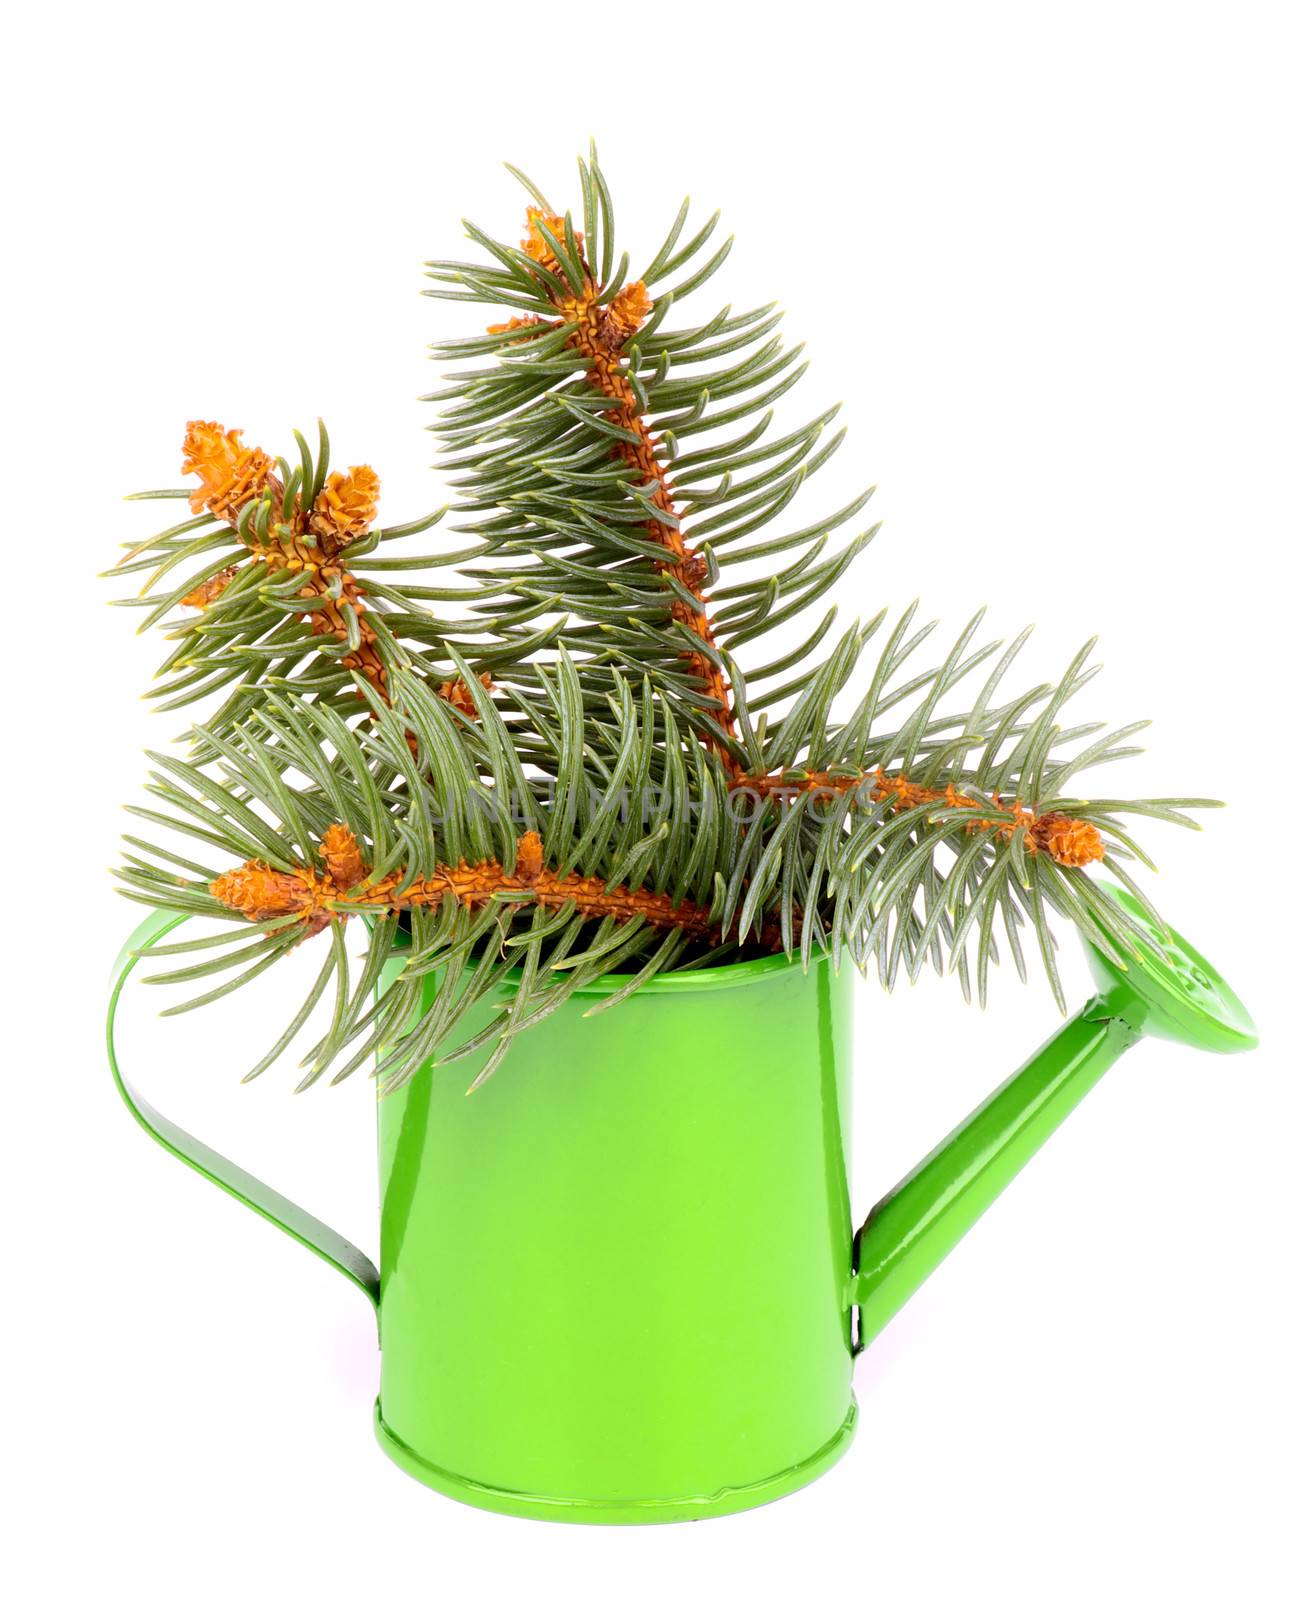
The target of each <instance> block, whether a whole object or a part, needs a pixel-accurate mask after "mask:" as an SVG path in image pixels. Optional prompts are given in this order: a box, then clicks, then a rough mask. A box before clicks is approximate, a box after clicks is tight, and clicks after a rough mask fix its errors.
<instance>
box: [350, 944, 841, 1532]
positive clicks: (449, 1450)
mask: <svg viewBox="0 0 1297 1600" xmlns="http://www.w3.org/2000/svg"><path fill="white" fill-rule="evenodd" d="M852 976H853V975H852V974H850V973H848V972H846V971H842V972H839V973H836V974H835V973H834V972H833V970H832V967H831V965H830V964H829V963H828V962H827V961H822V960H821V961H817V962H816V963H814V965H813V966H812V968H811V971H810V972H809V973H803V971H802V969H801V967H800V965H791V964H789V963H788V962H787V961H785V960H784V959H783V958H782V957H780V958H776V959H775V960H774V961H773V962H772V961H770V960H769V959H763V960H760V961H756V962H751V963H746V964H744V965H743V966H736V967H730V968H721V969H717V970H716V971H714V972H707V971H705V970H704V971H701V972H694V973H682V974H680V975H679V976H678V977H677V978H676V980H675V982H674V983H672V982H670V981H669V980H663V981H661V982H659V983H658V984H657V985H656V986H654V985H650V986H649V991H648V992H641V993H640V994H637V995H636V996H634V997H633V998H631V999H629V1000H627V1002H626V1003H625V1004H624V1005H621V1006H616V1007H613V1008H611V1009H609V1010H606V1011H602V1012H600V1013H598V1014H596V1015H593V1016H585V1015H583V1013H584V1012H585V1011H586V1009H587V1008H588V1007H589V1005H590V1004H591V1003H593V1002H594V1001H595V997H593V996H591V997H587V998H585V1000H584V1003H583V1001H582V997H580V996H578V997H577V999H576V1000H574V1001H573V1002H572V1003H570V1004H568V1005H566V1006H564V1007H562V1008H561V1009H560V1010H559V1011H558V1012H556V1013H555V1014H554V1015H553V1016H551V1017H549V1018H547V1019H546V1021H545V1022H544V1023H543V1024H541V1025H539V1026H537V1027H536V1028H534V1029H532V1030H530V1031H528V1032H524V1033H522V1034H520V1035H519V1036H518V1038H517V1039H516V1040H515V1042H514V1045H513V1047H512V1049H511V1051H510V1054H509V1057H508V1059H507V1061H506V1062H505V1064H504V1066H503V1067H502V1068H501V1070H500V1071H499V1072H498V1073H496V1074H495V1076H494V1077H493V1078H491V1079H490V1081H489V1082H487V1083H486V1084H485V1085H484V1086H483V1087H482V1088H481V1089H480V1090H479V1091H478V1092H476V1093H474V1094H472V1095H467V1094H466V1093H465V1090H466V1088H467V1086H468V1085H469V1084H470V1083H471V1082H472V1081H473V1078H474V1076H475V1074H476V1072H477V1071H478V1070H479V1069H480V1067H481V1065H482V1060H481V1059H478V1058H477V1057H476V1056H474V1057H470V1058H468V1059H466V1060H464V1061H460V1062H454V1063H452V1064H450V1065H449V1066H447V1067H446V1068H445V1069H444V1070H443V1069H441V1068H438V1069H437V1070H436V1071H432V1072H420V1073H418V1074H416V1075H415V1076H414V1077H413V1078H412V1079H411V1080H410V1081H409V1082H408V1083H407V1084H406V1085H405V1086H404V1087H403V1088H401V1089H400V1090H398V1091H397V1092H395V1093H393V1094H390V1095H386V1096H382V1097H381V1098H380V1100H379V1105H378V1123H379V1168H380V1182H381V1194H382V1249H381V1263H382V1265H381V1274H382V1277H381V1290H380V1299H379V1304H380V1308H381V1312H380V1314H381V1320H382V1336H383V1368H382V1387H381V1392H380V1396H379V1402H378V1407H377V1411H376V1419H377V1427H378V1434H379V1439H380V1441H381V1442H382V1444H383V1446H384V1448H385V1449H386V1450H387V1451H388V1452H389V1454H391V1455H392V1456H393V1457H394V1458H395V1459H396V1460H397V1461H398V1462H399V1463H400V1464H401V1465H402V1466H404V1467H405V1468H406V1469H407V1470H408V1471H410V1472H412V1473H413V1474H414V1475H415V1476H416V1477H419V1478H421V1479H423V1480H424V1481H426V1482H428V1483H430V1484H432V1485H433V1486H434V1487H436V1488H439V1489H442V1490H443V1491H445V1492H448V1493H450V1494H452V1495H456V1496H457V1497H459V1498H462V1499H467V1500H471V1501H473V1502H475V1503H478V1504H485V1505H491V1506H494V1507H496V1508H498V1509H504V1510H516V1511H521V1512H524V1513H527V1514H531V1515H540V1516H552V1517H572V1518H579V1519H581V1520H596V1521H597V1520H607V1521H641V1520H642V1521H659V1520H667V1519H670V1518H677V1517H680V1518H694V1517H699V1516H704V1515H708V1514H711V1513H715V1512H721V1511H730V1510H739V1509H742V1508H743V1507H745V1506H750V1505H755V1504H758V1503H760V1502H761V1501H763V1500H768V1499H773V1498H775V1497H776V1496H778V1495H780V1494H783V1493H787V1492H788V1491H789V1490H790V1489H793V1488H796V1487H797V1486H798V1485H800V1484H802V1483H805V1482H807V1481H809V1479H810V1478H812V1477H814V1476H815V1475H816V1474H817V1473H819V1472H821V1471H823V1470H824V1468H826V1467H827V1466H828V1465H829V1464H830V1463H831V1462H832V1461H834V1460H835V1459H836V1458H837V1456H838V1455H839V1454H840V1453H841V1452H842V1450H843V1449H845V1447H846V1445H847V1443H848V1440H849V1438H850V1434H851V1430H852V1427H853V1425H854V1422H855V1407H854V1404H853V1402H852V1396H851V1358H852V1309H851V1306H850V1304H849V1299H848V1288H849V1284H850V1279H851V1247H852V1224H851V1211H850V1204H849V1200H848V1194H847V1170H848V1152H847V1145H846V1140H847V1130H848V1128H849V1127H850V1120H851V1119H850V1108H849V1105H848V1095H849V1084H850V1070H849V1069H850V1059H851V1058H850V1050H851V1000H852ZM505 998H506V995H505V994H503V993H500V992H494V993H492V994H491V995H489V996H488V997H486V999H485V1000H484V1001H483V1002H482V1005H481V1008H480V1010H478V1011H477V1012H476V1013H475V1014H471V1015H470V1016H469V1017H468V1019H466V1022H465V1023H464V1025H463V1027H464V1033H463V1037H465V1038H471V1037H472V1036H473V1034H474V1033H475V1032H477V1031H478V1030H479V1029H480V1028H481V1027H483V1026H484V1025H485V1024H486V1022H488V1021H489V1020H490V1017H491V1015H492V1007H493V1006H494V1005H496V1004H498V1003H499V1002H500V1001H501V1000H503V999H505ZM488 1053H489V1046H488V1047H486V1049H485V1050H484V1052H483V1059H484V1057H485V1054H488Z"/></svg>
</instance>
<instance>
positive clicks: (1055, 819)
mask: <svg viewBox="0 0 1297 1600" xmlns="http://www.w3.org/2000/svg"><path fill="white" fill-rule="evenodd" d="M863 787H867V788H868V789H869V794H870V798H871V799H872V800H886V801H888V802H889V803H890V804H891V805H892V807H893V808H894V809H895V810H897V811H912V810H913V809H914V808H915V807H916V806H923V805H931V804H933V803H934V802H939V803H940V804H941V805H943V806H947V807H952V808H955V807H958V808H961V809H979V810H986V809H987V802H986V801H985V800H981V799H979V798H978V797H977V796H975V795H970V794H964V793H962V792H961V791H960V790H958V789H956V788H955V786H954V784H953V783H948V784H947V785H946V787H945V788H944V789H930V788H927V787H926V786H925V785H924V784H921V783H912V782H911V781H910V779H909V778H907V777H906V776H905V774H904V773H903V772H890V773H889V772H884V771H883V769H882V768H881V767H876V768H875V769H874V771H873V772H866V773H860V774H853V773H842V772H814V771H807V772H797V773H789V772H766V773H760V774H753V775H749V776H747V777H744V778H740V779H738V780H736V781H734V782H733V783H732V784H731V788H734V789H744V790H747V791H750V792H751V793H753V794H756V795H789V796H791V795H795V794H800V793H802V792H803V791H805V790H808V789H809V790H814V791H823V792H824V793H826V794H827V793H832V794H849V793H850V792H851V791H852V790H854V789H859V788H863ZM990 807H991V808H992V809H994V810H997V811H999V810H1003V811H1006V812H1008V813H1009V816H1008V818H1007V819H1005V820H1000V819H998V818H995V817H976V818H974V819H973V820H971V821H970V822H969V824H968V829H969V831H970V832H972V831H973V830H975V829H976V830H978V831H980V832H983V833H994V835H995V837H996V838H997V839H999V840H1001V841H1002V842H1003V843H1006V844H1007V843H1008V842H1009V840H1011V839H1012V838H1013V836H1014V834H1015V833H1022V835H1023V844H1024V845H1025V846H1026V848H1027V850H1028V852H1029V853H1030V854H1032V855H1034V854H1035V853H1036V851H1037V850H1044V851H1045V852H1046V853H1047V854H1048V855H1049V856H1050V857H1052V859H1053V860H1055V861H1056V862H1058V864H1059V865H1060V866H1063V867H1087V866H1089V865H1090V864H1091V862H1094V861H1102V860H1103V853H1104V845H1103V837H1102V835H1101V834H1100V832H1099V830H1098V829H1097V828H1096V827H1095V826H1094V824H1093V823H1092V822H1085V821H1083V820H1082V819H1081V818H1079V817H1074V816H1072V815H1071V814H1070V813H1068V812H1065V811H1042V812H1040V813H1039V814H1038V813H1036V812H1034V811H1032V810H1031V809H1030V808H1029V807H1028V806H1024V805H1023V804H1021V802H1020V801H1017V800H1014V801H1012V802H1011V803H1002V802H1001V799H1000V796H999V795H998V794H995V795H992V796H991V800H990Z"/></svg>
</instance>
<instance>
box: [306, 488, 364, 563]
mask: <svg viewBox="0 0 1297 1600" xmlns="http://www.w3.org/2000/svg"><path fill="white" fill-rule="evenodd" d="M377 513H378V474H377V473H376V472H375V471H374V469H373V467H353V468H352V469H351V471H350V472H331V473H330V474H329V481H328V482H327V483H326V484H325V486H324V488H323V489H321V490H320V493H319V495H318V496H317V498H316V501H315V505H314V506H313V507H312V508H311V516H310V524H309V526H310V529H311V532H312V533H313V534H315V535H316V536H317V537H318V538H319V539H320V540H321V541H322V542H323V544H324V547H325V549H326V550H336V549H338V548H339V546H341V545H344V544H349V543H350V542H351V541H352V540H353V539H359V538H360V536H361V535H362V534H363V533H364V532H365V531H366V530H367V529H368V527H369V525H370V523H371V522H373V520H374V517H375V516H376V515H377Z"/></svg>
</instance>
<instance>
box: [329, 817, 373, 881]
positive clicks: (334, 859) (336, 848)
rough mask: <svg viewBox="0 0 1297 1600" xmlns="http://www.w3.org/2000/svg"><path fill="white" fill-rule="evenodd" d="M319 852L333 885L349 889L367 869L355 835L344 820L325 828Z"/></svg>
mask: <svg viewBox="0 0 1297 1600" xmlns="http://www.w3.org/2000/svg"><path fill="white" fill-rule="evenodd" d="M320 854H321V856H322V857H323V858H324V865H325V867H326V868H327V870H328V873H329V876H330V877H331V878H332V879H333V882H334V885H335V886H336V887H337V888H339V889H350V888H352V887H353V886H354V885H355V884H357V883H359V882H360V880H361V879H362V878H363V877H364V876H365V874H366V873H367V872H368V871H369V868H368V867H367V866H366V865H365V858H364V857H363V856H362V855H361V853H360V845H359V844H358V843H357V842H356V836H355V834H354V833H352V831H351V829H350V828H349V827H347V825H346V823H344V822H335V823H334V824H333V826H332V827H330V828H326V829H325V831H324V837H323V838H322V839H321V840H320Z"/></svg>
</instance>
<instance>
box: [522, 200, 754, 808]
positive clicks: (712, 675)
mask: <svg viewBox="0 0 1297 1600" xmlns="http://www.w3.org/2000/svg"><path fill="white" fill-rule="evenodd" d="M539 221H543V222H544V224H545V226H546V227H547V228H548V229H549V231H550V232H551V233H552V234H553V235H554V236H555V238H557V239H559V240H561V241H562V242H563V243H564V244H569V243H570V245H571V248H572V250H573V253H574V254H575V256H576V258H577V260H578V261H579V262H580V265H581V270H582V276H583V282H582V286H581V289H580V292H579V293H576V294H571V295H558V294H556V293H555V292H553V290H552V289H551V288H550V287H549V286H548V285H547V286H546V292H547V294H548V297H549V299H550V302H551V304H552V305H553V306H554V309H555V310H556V311H557V312H559V314H560V316H561V318H562V322H563V323H564V324H566V325H568V326H569V327H570V328H571V332H570V334H569V335H568V339H567V343H568V344H569V345H570V346H571V348H572V349H574V350H577V351H579V352H580V354H581V355H582V356H583V357H584V358H585V361H586V380H587V382H588V383H590V385H591V386H592V387H593V388H595V389H598V390H599V392H600V393H601V394H604V395H607V396H608V398H609V399H610V400H613V401H615V402H616V404H615V406H614V407H613V408H612V409H611V410H610V411H608V412H606V413H605V416H606V418H607V420H608V421H609V422H611V423H613V424H614V426H616V427H618V428H621V429H623V430H624V431H625V432H626V433H629V434H631V435H632V436H633V442H632V441H631V440H629V439H627V440H617V441H616V442H615V443H614V444H613V446H612V453H613V455H614V456H615V457H617V459H618V460H621V461H624V462H625V463H626V464H627V465H628V466H629V467H631V468H632V469H633V470H634V471H635V473H636V474H637V476H638V478H639V482H640V483H641V485H642V486H643V487H644V488H646V489H648V490H649V499H650V501H651V502H652V504H653V505H654V506H656V507H657V509H658V510H660V511H661V512H663V513H664V514H665V515H666V516H667V517H670V518H672V519H673V520H672V521H670V522H658V521H656V520H649V521H648V522H645V523H644V524H643V531H644V532H645V533H646V534H647V536H648V537H649V538H650V539H651V540H652V541H653V542H654V543H655V544H658V545H661V546H662V549H663V550H664V551H665V552H666V558H665V559H664V560H662V561H659V562H656V563H655V565H656V567H657V570H658V571H659V572H660V573H663V574H669V575H670V576H671V577H673V578H674V579H675V580H676V582H677V583H679V584H680V585H681V586H682V587H683V588H684V589H685V590H686V591H687V592H688V594H689V595H690V596H691V600H692V603H691V601H687V600H684V599H681V598H677V599H674V600H673V601H672V602H671V615H672V617H673V618H674V619H675V620H676V621H677V622H679V623H681V624H682V625H683V626H684V627H685V628H687V629H688V630H689V632H690V633H692V634H694V635H696V637H697V638H698V639H699V640H700V642H702V643H703V644H705V645H706V646H707V647H708V648H709V649H711V650H714V649H715V648H716V641H715V639H714V637H713V635H712V626H711V621H710V618H709V617H708V614H707V603H706V598H705V595H704V592H703V590H704V585H705V583H706V580H707V563H706V561H705V560H704V559H703V558H702V557H701V556H699V555H697V554H696V553H695V552H694V551H693V549H692V548H691V547H690V545H689V544H688V543H687V542H686V541H685V539H684V536H683V535H682V534H681V532H680V529H679V527H678V526H677V523H678V521H679V513H678V512H677V510H676V507H675V502H674V500H673V498H672V494H671V486H670V483H669V482H668V480H667V476H666V472H665V470H664V469H663V467H662V464H661V462H660V461H659V460H658V457H657V452H656V450H655V449H654V447H653V437H652V435H651V434H650V432H649V430H648V426H647V424H646V423H645V421H644V418H643V415H642V414H641V412H640V407H639V401H638V400H637V399H636V397H635V391H634V389H633V388H632V386H631V383H630V380H629V379H628V378H627V376H626V370H625V365H624V363H623V361H622V356H621V350H622V346H623V345H624V344H625V343H626V341H627V339H629V338H630V336H631V335H632V334H633V333H634V332H635V331H636V329H637V328H639V327H641V326H642V324H643V323H644V321H645V319H646V318H647V316H648V314H649V312H650V311H652V309H653V302H652V300H651V299H650V298H649V295H648V290H647V289H646V288H645V286H644V285H643V284H642V283H632V284H628V285H627V286H626V287H625V288H624V289H622V290H621V291H620V293H619V294H617V295H616V296H615V297H614V298H613V299H612V300H611V301H610V302H609V304H607V305H600V304H599V296H600V294H601V293H602V286H601V285H600V284H599V283H598V282H597V281H596V280H595V278H594V275H593V273H592V272H591V270H590V267H589V264H588V263H587V261H586V258H585V252H584V248H583V241H582V236H581V235H580V234H579V233H578V234H576V236H575V238H574V239H573V240H571V241H568V240H567V239H566V237H565V234H564V222H563V218H562V217H558V216H552V215H546V214H545V213H543V212H541V211H540V210H538V209H537V208H536V207H535V206H530V207H528V210H527V237H526V238H525V239H524V240H523V241H522V248H523V250H524V251H526V253H527V254H528V255H529V256H531V257H532V259H533V260H535V261H537V262H538V263H539V264H540V265H541V266H543V267H546V268H548V269H549V270H550V271H551V272H555V273H557V274H558V275H559V276H562V275H563V268H562V265H561V264H560V263H559V262H558V261H557V259H556V258H555V256H554V254H553V251H552V250H551V249H550V247H549V242H548V240H546V239H545V237H544V235H543V234H542V233H541V232H540V229H539V228H538V226H537V223H538V222H539ZM557 325H558V324H555V326H557ZM549 326H550V325H549V324H547V323H545V322H544V321H542V320H541V319H540V318H536V317H529V318H514V319H511V321H509V322H507V323H497V324H495V325H493V327H492V328H491V330H490V331H491V332H507V331H508V330H509V329H511V328H520V329H525V328H528V327H532V328H537V329H545V328H548V327H549ZM683 659H684V660H685V661H686V662H687V664H688V666H689V670H690V672H691V673H692V674H693V675H694V677H696V678H698V679H699V680H700V681H701V683H702V686H703V689H704V691H705V693H706V694H707V696H708V698H709V699H711V700H712V701H714V702H715V709H714V710H713V712H712V715H713V716H714V717H715V719H716V721H717V722H718V723H719V724H720V726H721V727H722V728H723V729H724V731H725V733H726V734H727V735H728V736H729V737H731V738H732V737H733V735H734V712H733V708H732V706H731V703H730V687H729V684H728V683H727V682H726V681H725V675H724V673H723V672H721V670H720V669H719V667H717V666H716V664H715V662H714V661H713V660H712V658H711V657H710V656H709V655H708V654H706V653H705V652H704V651H701V650H698V651H688V652H686V653H685V655H684V658H683ZM712 743H713V747H714V748H715V749H716V753H717V755H718V757H719V759H720V761H721V764H722V765H723V767H724V768H725V770H726V772H727V773H728V774H729V775H730V776H731V777H738V776H739V775H740V774H741V772H742V768H741V766H740V765H739V763H738V762H737V761H736V760H735V759H734V757H733V755H732V754H731V753H730V751H729V749H728V747H727V746H726V745H725V744H719V745H716V744H715V742H714V741H713V742H712Z"/></svg>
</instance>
